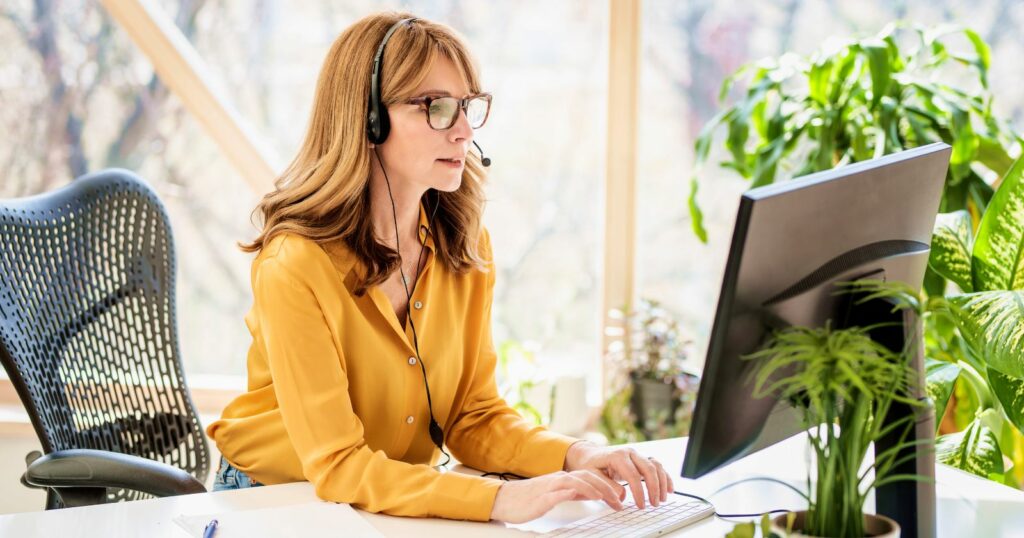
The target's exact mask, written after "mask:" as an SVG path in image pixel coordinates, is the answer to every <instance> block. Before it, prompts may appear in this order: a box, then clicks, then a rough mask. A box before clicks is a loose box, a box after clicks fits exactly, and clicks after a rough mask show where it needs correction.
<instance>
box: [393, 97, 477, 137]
mask: <svg viewBox="0 0 1024 538" xmlns="http://www.w3.org/2000/svg"><path fill="white" fill-rule="evenodd" d="M406 103H409V104H411V105H424V106H425V107H426V109H425V112H426V113H427V125H430V128H431V129H434V130H435V131H444V130H445V129H451V127H452V125H455V122H456V121H457V120H458V119H459V110H462V111H463V112H465V113H466V119H467V120H469V126H470V127H472V128H474V129H479V128H480V127H483V125H484V122H486V121H487V116H488V115H490V113H491V94H489V93H478V94H476V95H470V96H469V97H466V98H465V99H458V98H456V97H429V96H428V97H414V98H412V99H409V100H408V101H406Z"/></svg>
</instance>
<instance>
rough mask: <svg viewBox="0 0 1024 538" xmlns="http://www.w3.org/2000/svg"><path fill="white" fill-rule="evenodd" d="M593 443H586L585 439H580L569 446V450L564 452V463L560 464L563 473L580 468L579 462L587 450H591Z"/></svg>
mask: <svg viewBox="0 0 1024 538" xmlns="http://www.w3.org/2000/svg"><path fill="white" fill-rule="evenodd" d="M593 446H594V443H591V442H590V441H587V440H586V439H580V440H579V441H576V442H575V443H573V444H571V445H569V450H567V451H566V452H565V462H564V463H563V464H562V470H563V471H572V470H575V469H577V468H579V466H580V460H582V459H583V456H584V455H585V454H586V452H587V450H588V449H589V448H592V447H593Z"/></svg>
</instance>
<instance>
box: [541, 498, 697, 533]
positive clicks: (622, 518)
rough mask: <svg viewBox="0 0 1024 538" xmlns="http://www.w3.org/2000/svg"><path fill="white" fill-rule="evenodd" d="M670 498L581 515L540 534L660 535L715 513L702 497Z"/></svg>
mask: <svg viewBox="0 0 1024 538" xmlns="http://www.w3.org/2000/svg"><path fill="white" fill-rule="evenodd" d="M668 499H669V500H668V501H666V502H663V503H661V506H658V507H656V508H653V507H648V508H645V509H643V510H641V509H639V508H637V507H636V504H634V503H629V504H626V505H624V507H623V509H622V510H621V511H619V512H612V513H610V514H606V515H596V516H591V517H588V518H586V519H581V520H579V521H575V522H573V523H571V524H569V525H566V526H564V527H559V528H557V529H555V530H553V531H551V532H548V533H545V534H542V535H541V536H557V537H558V538H563V537H564V538H568V537H570V536H587V537H597V536H614V537H616V538H618V537H620V536H621V537H623V538H625V537H629V538H646V537H648V536H661V535H662V534H666V533H668V532H670V531H674V530H676V529H679V528H682V527H685V526H687V525H692V524H694V523H696V522H698V521H700V520H702V519H704V518H707V517H711V516H713V515H714V514H715V508H714V507H713V506H711V505H710V504H708V503H706V502H703V501H697V500H689V499H685V498H684V497H680V496H676V495H669V496H668Z"/></svg>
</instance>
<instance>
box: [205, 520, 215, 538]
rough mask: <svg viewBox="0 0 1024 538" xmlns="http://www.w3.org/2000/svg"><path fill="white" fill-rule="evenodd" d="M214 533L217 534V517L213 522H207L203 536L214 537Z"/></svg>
mask: <svg viewBox="0 0 1024 538" xmlns="http://www.w3.org/2000/svg"><path fill="white" fill-rule="evenodd" d="M214 534H217V520H216V519H214V520H213V521H211V522H209V523H207V524H206V528H205V529H203V538H213V535H214Z"/></svg>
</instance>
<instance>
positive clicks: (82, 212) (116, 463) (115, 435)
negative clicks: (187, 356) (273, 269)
mask: <svg viewBox="0 0 1024 538" xmlns="http://www.w3.org/2000/svg"><path fill="white" fill-rule="evenodd" d="M174 263H175V261H174V241H173V238H172V235H171V226H170V222H169V221H168V218H167V213H166V211H165V210H164V207H163V204H162V203H161V202H160V200H159V199H158V198H157V196H156V193H155V192H154V191H153V189H152V188H150V187H149V186H148V185H147V184H146V183H145V182H144V181H143V180H142V179H140V178H139V177H138V176H136V175H135V174H133V173H131V172H129V171H127V170H117V169H112V170H105V171H102V172H98V173H96V174H91V175H86V176H82V177H80V178H78V179H76V180H75V181H73V182H72V183H71V184H70V185H68V186H66V187H63V188H61V189H58V190H55V191H52V192H48V193H45V194H40V195H37V196H31V197H27V198H18V199H10V200H0V363H2V364H3V367H4V369H5V370H6V371H7V375H8V376H9V377H10V379H11V382H12V384H13V385H14V388H15V390H16V391H17V393H18V396H19V397H20V399H21V401H22V403H23V404H24V405H25V409H26V410H27V411H28V414H29V416H30V417H31V419H32V426H33V427H34V428H35V431H36V435H38V437H39V441H40V443H41V444H42V449H43V452H44V453H45V455H40V453H39V452H37V451H34V452H32V453H30V454H29V455H28V456H27V457H26V463H27V465H28V470H27V471H26V472H25V474H24V475H23V476H22V479H21V480H22V483H23V484H24V485H26V486H28V487H36V488H46V490H47V499H46V508H47V509H53V508H62V507H71V506H83V505H90V504H99V503H103V502H116V501H122V500H136V499H143V498H149V497H152V496H157V497H163V496H169V495H179V494H185V493H199V492H203V491H206V489H205V488H204V487H203V483H204V482H205V480H206V476H207V472H208V469H209V464H210V461H209V460H210V455H209V449H208V447H207V445H206V440H205V438H204V437H203V431H202V428H201V426H200V424H199V419H198V418H197V416H196V411H195V407H194V405H193V403H192V398H191V396H190V394H189V392H188V389H187V387H186V386H185V379H184V377H183V376H182V368H181V357H180V351H179V348H178V333H177V321H176V318H175V309H174V275H175V265H174Z"/></svg>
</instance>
